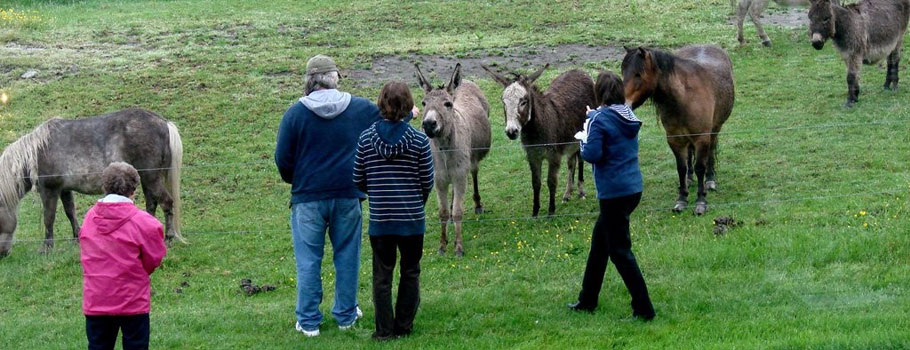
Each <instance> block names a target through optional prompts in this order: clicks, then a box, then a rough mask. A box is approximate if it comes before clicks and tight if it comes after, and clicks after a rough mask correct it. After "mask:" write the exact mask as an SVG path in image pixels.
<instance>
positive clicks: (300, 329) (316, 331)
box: [294, 322, 319, 338]
mask: <svg viewBox="0 0 910 350" xmlns="http://www.w3.org/2000/svg"><path fill="white" fill-rule="evenodd" d="M294 329H296V330H297V331H298V332H300V333H303V335H305V336H307V338H312V337H318V336H319V328H316V329H314V330H312V331H308V330H306V329H303V327H301V326H300V322H297V323H295V324H294Z"/></svg>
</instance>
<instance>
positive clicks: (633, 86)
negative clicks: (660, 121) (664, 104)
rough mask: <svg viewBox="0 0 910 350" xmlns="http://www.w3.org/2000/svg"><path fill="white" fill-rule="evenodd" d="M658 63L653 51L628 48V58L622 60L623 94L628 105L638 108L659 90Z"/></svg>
mask: <svg viewBox="0 0 910 350" xmlns="http://www.w3.org/2000/svg"><path fill="white" fill-rule="evenodd" d="M657 74H658V69H657V63H656V62H655V61H654V55H653V54H652V53H651V50H648V49H646V48H643V47H641V46H639V47H637V48H634V49H633V48H628V47H627V48H626V57H624V58H623V59H622V80H623V82H625V83H624V87H623V92H624V94H625V96H626V105H627V106H629V107H631V108H632V109H635V108H638V106H641V105H642V103H645V101H646V100H647V99H648V98H649V97H651V94H653V93H654V90H655V89H657Z"/></svg>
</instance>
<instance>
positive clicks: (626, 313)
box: [0, 0, 910, 349]
mask: <svg viewBox="0 0 910 350" xmlns="http://www.w3.org/2000/svg"><path fill="white" fill-rule="evenodd" d="M337 3H338V2H336V1H291V0H279V1H262V2H255V1H239V0H224V1H205V0H185V1H140V0H137V1H126V0H121V1H69V0H66V1H64V0H57V1H42V0H7V1H5V2H4V4H3V5H0V8H5V9H6V11H7V12H6V13H7V16H5V17H4V16H2V14H0V92H3V93H6V94H8V96H9V102H8V104H6V105H0V147H5V146H6V145H7V144H9V143H11V142H13V141H14V140H16V139H17V138H18V137H19V136H21V135H23V134H25V133H27V132H28V131H30V130H31V129H32V128H34V127H35V126H37V125H38V124H39V123H40V122H42V121H44V120H47V119H49V118H51V117H54V116H61V117H64V118H75V117H79V116H89V115H98V114H103V113H106V112H111V111H114V110H118V109H121V108H125V107H130V106H141V107H145V108H148V109H151V110H153V111H156V112H158V113H160V114H161V115H163V116H165V117H167V118H169V119H170V120H173V121H174V122H176V123H177V125H178V126H179V127H180V128H181V132H182V135H183V142H184V147H185V150H186V153H185V156H184V164H185V166H186V168H185V169H184V177H183V199H184V215H185V216H184V232H185V235H186V236H187V238H188V240H189V242H190V243H189V244H187V245H180V244H177V245H174V246H172V247H171V248H170V251H169V255H168V257H167V258H166V259H165V261H164V264H163V265H162V267H161V269H160V270H159V271H157V272H156V273H155V274H154V275H153V278H152V280H153V281H152V288H153V290H154V293H155V294H154V296H153V298H152V304H153V311H152V315H151V318H152V344H153V347H154V348H160V349H247V348H263V349H299V348H301V347H302V348H307V349H311V348H402V349H478V348H480V349H489V348H518V349H541V348H579V349H589V348H597V349H607V348H623V349H625V348H630V349H638V348H640V349H797V348H808V349H905V348H910V331H908V329H910V317H908V315H910V295H908V292H910V280H908V278H907V276H910V225H908V215H910V202H908V197H910V157H908V155H910V109H908V107H907V104H906V101H907V99H908V97H910V93H908V90H907V89H906V88H905V89H902V90H900V91H899V92H897V93H892V92H884V91H882V89H881V85H882V83H883V82H884V75H885V72H884V70H883V69H881V68H878V67H864V68H863V73H862V74H863V75H862V80H861V84H862V85H861V86H862V95H861V96H860V102H859V103H858V104H857V106H856V107H855V108H853V109H844V108H843V107H841V106H842V104H843V102H844V99H845V97H846V96H845V95H846V86H845V85H846V84H845V79H844V77H845V67H844V64H843V63H842V62H841V60H840V58H839V56H838V55H837V53H836V52H834V49H833V48H832V47H831V45H830V44H829V45H827V46H826V48H825V49H824V50H822V51H820V52H819V51H815V50H814V49H812V48H811V46H810V45H809V43H808V38H807V35H806V29H805V28H796V29H792V28H779V27H773V26H769V28H768V29H769V34H770V35H771V38H772V40H773V42H774V47H772V48H762V47H761V46H760V45H759V40H758V39H757V38H756V37H755V31H754V28H753V27H752V26H751V25H747V32H746V34H747V36H748V38H750V44H749V45H747V46H745V47H742V48H738V47H737V46H736V41H735V29H734V27H733V26H731V25H728V24H727V22H726V21H727V17H728V15H729V13H730V9H729V3H728V1H727V0H700V1H688V0H662V1H651V0H623V1H588V0H577V1H547V2H542V1H518V0H515V1H386V0H369V1H356V2H353V3H351V4H343V5H342V4H337ZM10 8H11V9H12V10H13V11H12V12H9V10H10ZM772 11H780V9H775V8H773V6H772ZM689 43H713V44H717V45H720V46H722V47H724V48H726V49H727V50H728V51H729V53H730V55H731V58H732V60H733V64H734V69H735V71H734V75H735V79H736V84H737V85H736V89H737V91H736V107H735V108H734V111H733V115H732V117H731V118H730V120H729V121H728V123H727V124H726V126H725V129H724V130H725V131H726V132H728V134H725V135H722V136H721V137H720V143H721V151H720V155H719V166H718V169H719V173H718V183H719V191H718V192H715V193H711V194H709V197H708V199H709V201H710V202H711V208H710V211H709V213H708V215H706V216H704V217H695V216H694V215H692V213H691V212H686V213H683V214H680V215H674V214H673V213H671V212H670V210H669V208H670V207H672V205H673V202H674V200H675V187H676V184H675V183H676V180H675V176H676V175H675V170H674V165H673V160H672V155H671V153H670V150H669V148H668V147H667V146H666V142H665V141H664V139H663V129H662V128H661V126H660V125H659V124H658V123H657V119H656V116H655V115H654V108H653V107H652V106H651V105H650V104H646V105H644V106H643V107H642V108H640V109H639V110H638V111H637V113H638V114H639V117H640V118H641V119H642V120H644V121H645V125H644V127H643V130H642V136H641V153H640V155H641V162H642V171H643V173H644V177H645V192H644V199H643V202H642V204H641V206H640V207H639V209H638V211H637V212H636V213H635V214H634V215H633V221H632V230H633V242H634V251H635V252H636V254H637V257H638V260H639V263H640V264H641V266H642V270H643V272H644V275H645V279H646V281H647V282H648V286H649V289H650V291H651V297H652V299H653V300H654V303H655V308H656V310H657V318H656V319H655V320H654V321H653V322H650V323H642V322H640V321H637V320H635V319H633V318H631V317H630V316H631V310H630V308H629V298H628V293H627V292H626V291H625V288H624V287H623V285H622V283H621V281H620V280H619V278H618V275H617V274H616V272H615V270H613V268H612V267H610V268H609V269H608V271H607V277H606V282H605V284H604V290H603V293H602V294H601V300H600V308H599V309H598V311H597V312H596V313H595V314H593V315H587V314H576V313H571V312H569V311H568V310H567V309H566V308H565V304H566V303H567V302H570V301H573V300H574V298H575V297H576V295H577V292H578V289H579V287H580V281H581V274H582V271H583V269H584V263H585V259H586V255H587V250H588V244H589V241H588V239H589V238H590V231H591V228H592V226H593V222H594V219H595V216H594V215H592V214H591V213H592V212H594V211H595V210H597V206H596V201H595V200H592V199H590V198H591V197H593V193H594V188H593V183H592V182H591V181H589V182H588V183H586V184H585V187H586V189H587V191H588V193H590V194H592V196H590V197H589V199H587V200H578V199H573V200H572V201H571V202H570V203H568V204H558V206H557V216H556V217H554V218H549V219H548V218H540V219H530V218H529V216H530V212H531V205H530V197H531V189H530V176H529V175H530V174H529V171H528V170H527V165H526V163H525V161H524V155H523V152H522V151H521V149H520V148H519V145H518V141H509V140H508V139H507V138H506V137H505V134H504V132H503V124H504V123H503V115H502V106H501V103H500V99H499V96H500V93H501V87H500V86H499V85H497V84H496V83H494V82H493V81H492V80H490V79H488V78H487V77H485V76H475V77H468V78H470V79H472V80H474V81H476V82H478V84H479V85H480V86H481V88H483V89H484V91H485V93H486V96H487V98H488V99H489V101H490V103H491V104H492V111H493V112H492V114H491V120H492V124H493V140H494V141H493V147H494V149H493V150H491V152H490V155H489V157H488V158H487V160H485V161H484V163H482V167H481V175H480V177H481V181H480V188H481V192H482V194H483V198H484V203H485V206H486V208H487V209H488V210H489V213H486V214H483V215H475V214H473V213H471V214H468V215H467V218H466V220H471V221H470V222H466V223H465V232H466V239H465V248H466V256H465V258H463V259H456V258H454V257H453V256H451V255H446V256H438V255H436V254H435V251H436V247H437V244H438V243H437V242H438V239H439V227H438V226H437V225H430V226H429V227H428V234H427V236H426V241H425V252H426V254H425V258H424V260H423V274H422V276H421V284H422V286H421V291H422V304H421V308H420V312H419V313H418V316H417V321H416V326H415V333H414V334H413V336H411V337H410V338H407V339H400V340H396V341H394V342H390V343H383V344H378V343H375V342H373V341H371V340H370V339H369V335H370V333H371V332H372V331H373V321H372V316H373V308H372V300H371V295H372V294H371V282H370V281H371V280H370V278H371V272H370V271H371V270H370V268H369V266H370V264H371V261H370V249H369V243H368V242H367V241H366V240H365V241H364V242H365V243H364V249H363V257H362V261H361V266H362V268H361V279H360V294H359V300H360V303H361V305H362V306H363V309H364V311H365V313H366V315H367V317H366V318H365V319H364V320H362V321H361V322H359V323H358V326H357V328H356V329H355V330H354V331H352V332H340V331H338V330H337V328H336V327H335V323H334V321H333V320H331V317H330V316H328V317H327V319H326V324H324V325H323V326H322V331H323V333H322V335H321V336H320V337H318V338H314V339H304V337H303V336H302V335H301V334H299V333H296V332H294V330H293V323H294V322H293V309H294V302H295V295H296V292H295V287H294V286H295V281H294V276H295V272H294V264H293V259H294V256H293V251H292V249H291V244H290V236H289V230H288V214H289V213H288V210H287V198H288V189H289V188H288V186H287V185H284V184H282V183H281V180H280V178H279V176H278V174H277V171H275V169H274V165H273V163H272V159H271V155H272V152H273V149H274V138H275V133H276V130H277V126H278V121H279V119H280V118H281V115H282V113H283V112H284V110H285V109H286V108H287V107H288V106H289V105H290V104H291V103H292V102H293V101H294V100H295V99H296V98H298V97H299V96H300V95H301V91H302V72H303V67H304V65H305V62H306V59H307V58H309V57H310V56H312V55H315V54H318V53H324V54H328V55H331V56H333V57H335V58H336V61H337V62H338V64H339V65H340V66H341V67H342V68H343V69H345V68H346V69H354V68H358V69H367V68H370V66H371V62H372V61H373V59H375V58H379V57H384V56H403V55H414V54H431V55H442V56H445V57H461V56H462V55H465V53H468V52H473V51H476V50H493V51H495V50H499V49H504V48H509V47H515V46H523V47H524V46H527V47H542V46H555V45H561V44H585V45H593V46H611V45H623V44H632V45H638V44H646V45H651V46H657V47H662V48H670V49H672V48H676V47H679V46H682V45H685V44H689ZM494 59H495V58H494ZM579 66H580V67H583V68H585V69H587V70H588V71H589V72H591V73H595V72H596V69H611V70H614V71H618V69H619V63H618V62H616V61H615V60H607V59H605V60H599V61H593V62H580V63H579ZM901 66H902V69H903V72H902V73H901V75H902V76H904V77H906V75H907V73H906V72H907V70H906V68H907V66H906V59H905V60H902V64H901ZM527 68H528V69H531V68H532V67H527ZM29 69H36V70H38V75H37V76H36V77H35V78H32V79H20V75H22V74H23V73H24V72H26V71H27V70H29ZM561 70H565V69H564V68H562V69H551V70H550V71H548V72H547V73H545V74H544V76H543V77H542V78H541V79H540V81H541V82H542V85H546V82H548V81H549V80H550V79H552V78H554V77H555V76H556V75H557V74H558V73H559V72H560V71H561ZM408 82H409V83H411V84H413V86H414V89H413V91H414V92H415V94H417V95H418V96H417V99H418V101H419V98H420V95H422V92H421V90H419V89H418V88H417V87H416V79H412V80H409V81H408ZM353 83H354V82H351V81H343V82H342V85H343V89H345V90H349V91H351V92H352V93H354V94H357V95H361V96H365V97H367V98H370V99H371V100H375V98H376V95H377V93H378V88H379V84H380V83H379V82H370V83H369V84H365V86H363V87H357V88H351V87H352V86H354V84H353ZM346 84H347V85H346ZM590 169H591V168H590V166H587V167H586V170H587V172H588V174H587V175H588V176H587V178H588V179H591V175H590V171H591V170H590ZM564 174H565V173H564V171H563V179H561V180H560V183H563V181H564V177H565V175H564ZM563 184H564V183H563ZM559 188H560V192H559V194H560V195H561V194H562V192H561V190H562V188H563V185H561V186H559ZM692 196H693V197H692V198H691V199H690V200H691V201H694V194H693V195H692ZM77 199H78V204H77V206H78V211H79V215H80V216H81V215H83V214H84V212H85V210H86V209H87V208H88V207H89V206H90V205H91V202H92V201H93V200H94V198H93V197H92V196H79V197H77ZM432 202H433V201H431V204H430V205H429V207H428V212H429V213H435V203H432ZM39 214H40V205H39V204H38V200H37V196H36V195H34V194H30V195H28V196H27V197H26V198H25V199H24V201H23V203H22V205H21V208H20V220H19V228H18V231H17V233H16V239H17V240H18V242H17V243H16V244H15V246H14V248H13V251H12V254H11V255H10V256H9V257H7V258H5V259H3V260H0V348H3V349H75V348H84V347H85V344H86V341H85V335H84V319H83V316H82V314H81V295H82V292H81V282H82V280H81V268H80V266H79V250H78V246H76V245H75V244H73V243H72V242H70V241H67V240H66V239H68V238H69V237H71V236H70V232H69V229H68V228H67V227H68V224H67V223H66V220H65V217H64V216H63V214H62V211H61V212H60V213H59V214H58V220H57V225H56V232H57V237H58V238H60V239H61V240H60V241H58V244H57V247H56V248H55V250H54V251H53V252H52V253H50V254H41V253H38V252H37V250H38V248H39V244H40V243H39V241H40V240H41V239H42V238H43V228H42V227H43V226H42V224H41V219H40V216H39ZM159 215H160V213H159ZM434 216H435V214H431V217H434ZM719 216H732V217H733V218H735V219H736V220H739V221H741V222H742V225H740V226H738V227H736V228H734V229H732V230H731V231H729V232H727V234H726V235H723V236H715V235H714V234H713V233H712V227H713V222H712V219H713V218H715V217H719ZM61 219H62V220H61ZM325 262H326V269H325V270H324V271H325V273H324V278H325V289H326V298H325V299H326V300H325V302H324V303H323V308H322V310H323V312H324V313H328V311H329V307H330V306H331V302H332V290H333V284H332V277H333V275H332V269H331V267H330V265H331V254H330V252H328V253H327V255H326V259H325ZM242 278H251V279H253V281H254V283H257V284H263V283H269V284H274V285H276V286H277V290H276V291H273V292H268V293H262V294H258V295H254V296H246V295H244V294H243V293H241V291H240V289H239V282H240V279H242ZM183 282H187V284H188V286H181V284H182V283H183ZM178 288H179V289H180V292H179V293H178V291H177V290H176V289H178Z"/></svg>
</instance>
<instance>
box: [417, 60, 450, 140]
mask: <svg viewBox="0 0 910 350" xmlns="http://www.w3.org/2000/svg"><path fill="white" fill-rule="evenodd" d="M414 67H415V68H417V79H418V80H419V82H420V86H421V87H423V90H424V91H425V92H426V95H425V96H424V97H423V102H422V104H423V131H424V132H425V133H426V134H427V137H429V138H434V137H439V136H441V135H444V134H448V133H450V132H451V131H452V128H453V127H454V125H453V124H454V120H455V89H457V88H458V86H459V85H461V63H457V64H455V71H454V72H452V77H451V78H450V79H449V82H448V83H447V84H445V85H441V86H438V87H436V88H434V87H433V85H430V82H429V81H428V80H427V79H426V78H425V77H424V76H423V72H421V71H420V66H419V65H417V64H415V65H414Z"/></svg>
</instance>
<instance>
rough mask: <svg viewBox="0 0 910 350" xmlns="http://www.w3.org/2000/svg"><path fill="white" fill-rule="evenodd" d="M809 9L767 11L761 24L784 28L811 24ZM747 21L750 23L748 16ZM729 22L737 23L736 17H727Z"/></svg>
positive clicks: (762, 16)
mask: <svg viewBox="0 0 910 350" xmlns="http://www.w3.org/2000/svg"><path fill="white" fill-rule="evenodd" d="M808 11H809V10H807V9H804V8H791V9H788V10H787V11H777V12H771V11H766V12H765V13H763V14H762V15H761V24H762V25H763V26H766V27H767V26H775V27H783V28H802V27H806V26H808V25H809V14H808ZM745 21H746V23H750V22H751V21H750V19H749V18H748V17H747V18H746V20H745ZM727 24H729V25H735V24H736V17H735V16H733V17H730V18H729V19H727Z"/></svg>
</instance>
